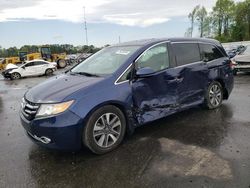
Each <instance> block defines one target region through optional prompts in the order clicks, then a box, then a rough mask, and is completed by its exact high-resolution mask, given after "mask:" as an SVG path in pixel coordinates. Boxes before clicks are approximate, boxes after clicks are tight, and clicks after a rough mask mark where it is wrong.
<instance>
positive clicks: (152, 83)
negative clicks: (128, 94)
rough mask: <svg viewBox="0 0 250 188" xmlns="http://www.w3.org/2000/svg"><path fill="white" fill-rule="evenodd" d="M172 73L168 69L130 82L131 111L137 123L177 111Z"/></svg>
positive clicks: (174, 81)
mask: <svg viewBox="0 0 250 188" xmlns="http://www.w3.org/2000/svg"><path fill="white" fill-rule="evenodd" d="M171 72H172V73H171ZM170 73H171V74H170ZM174 74H175V71H171V69H168V70H165V71H163V72H160V73H157V74H155V75H153V76H151V77H148V78H141V79H138V80H135V81H134V82H133V83H132V99H133V113H134V116H135V118H136V120H137V121H138V123H139V125H141V124H144V123H147V122H150V121H153V120H156V119H159V118H162V117H164V116H166V115H169V114H172V113H174V112H176V111H177V107H178V105H177V98H178V97H177V82H176V80H175V77H176V76H175V75H174Z"/></svg>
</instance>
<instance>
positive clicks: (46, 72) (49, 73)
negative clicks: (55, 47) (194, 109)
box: [45, 69, 53, 76]
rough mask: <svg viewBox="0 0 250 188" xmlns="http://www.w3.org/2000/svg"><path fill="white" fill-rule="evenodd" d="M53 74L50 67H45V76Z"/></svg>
mask: <svg viewBox="0 0 250 188" xmlns="http://www.w3.org/2000/svg"><path fill="white" fill-rule="evenodd" d="M52 74H53V70H52V69H47V70H46V71H45V75H46V76H50V75H52Z"/></svg>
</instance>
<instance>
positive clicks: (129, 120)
mask: <svg viewBox="0 0 250 188" xmlns="http://www.w3.org/2000/svg"><path fill="white" fill-rule="evenodd" d="M109 105H111V106H115V107H116V108H118V109H119V110H121V112H122V113H123V115H124V117H125V120H126V134H129V135H131V134H132V133H133V132H134V126H133V123H134V120H133V118H132V111H131V110H130V109H129V108H127V107H126V105H125V104H124V103H122V102H120V101H106V102H103V103H100V104H98V105H96V106H94V107H93V108H92V109H91V110H90V111H89V112H88V113H87V115H86V117H85V121H84V123H87V121H88V120H89V118H90V116H91V115H92V114H93V113H94V112H95V111H96V110H97V109H99V108H101V107H103V106H109Z"/></svg>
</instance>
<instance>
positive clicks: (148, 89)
mask: <svg viewBox="0 0 250 188" xmlns="http://www.w3.org/2000/svg"><path fill="white" fill-rule="evenodd" d="M231 66H232V64H231V61H230V60H229V58H228V56H227V54H226V52H225V50H224V49H223V47H222V46H221V44H220V43H219V42H218V41H216V40H211V39H190V38H170V39H149V40H139V41H133V42H127V43H122V44H117V45H113V46H110V47H107V48H104V49H102V50H100V51H99V52H97V53H96V54H94V55H92V56H91V57H89V58H88V59H86V60H85V61H83V62H82V63H80V64H78V65H77V66H75V67H73V68H71V69H70V70H69V71H67V72H66V73H64V74H61V75H59V76H55V77H52V78H50V79H48V80H47V81H45V82H43V83H41V84H39V85H37V86H35V87H33V88H32V89H30V90H29V91H27V92H26V93H25V95H24V97H23V99H22V103H21V111H20V116H21V122H22V125H23V127H24V129H25V130H26V132H27V135H28V136H29V138H30V139H31V140H33V141H34V142H35V143H37V144H39V145H41V146H45V147H47V148H52V149H60V150H68V151H76V150H79V149H81V148H82V147H83V146H86V147H88V148H89V149H90V150H91V151H93V152H94V153H96V154H104V153H106V152H109V151H111V150H113V149H114V148H116V147H117V146H118V145H119V144H120V143H121V142H122V140H123V139H124V136H125V134H126V133H132V132H133V130H134V129H135V128H136V127H138V126H141V125H143V124H145V123H148V122H151V121H154V120H157V119H160V118H163V117H166V116H168V115H170V114H173V113H176V112H180V111H183V110H185V109H188V108H191V107H194V106H197V105H201V104H202V105H203V106H205V107H207V108H208V109H215V108H218V107H219V106H220V105H221V103H222V101H223V99H228V97H229V95H230V93H231V91H232V89H233V82H234V79H233V71H232V67H231Z"/></svg>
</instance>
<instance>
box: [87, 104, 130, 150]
mask: <svg viewBox="0 0 250 188" xmlns="http://www.w3.org/2000/svg"><path fill="white" fill-rule="evenodd" d="M125 131H126V119H125V117H124V114H123V113H122V111H121V110H120V109H119V108H117V107H115V106H112V105H108V106H103V107H101V108H99V109H98V110H96V111H95V112H94V113H93V114H92V115H91V116H90V118H89V120H88V122H87V124H86V126H85V127H84V131H83V143H84V144H85V145H86V146H87V147H88V148H89V149H90V150H91V151H92V152H94V153H96V154H104V153H107V152H110V151H112V150H114V149H115V148H116V147H117V146H118V145H119V144H120V143H121V142H122V140H123V138H124V136H125Z"/></svg>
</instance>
